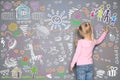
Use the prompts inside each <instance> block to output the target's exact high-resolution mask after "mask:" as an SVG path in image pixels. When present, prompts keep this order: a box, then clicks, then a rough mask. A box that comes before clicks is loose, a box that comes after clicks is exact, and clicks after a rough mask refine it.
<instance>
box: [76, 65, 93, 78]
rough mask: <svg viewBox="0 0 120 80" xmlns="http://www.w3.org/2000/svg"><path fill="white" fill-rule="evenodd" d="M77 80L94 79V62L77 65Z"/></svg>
mask: <svg viewBox="0 0 120 80" xmlns="http://www.w3.org/2000/svg"><path fill="white" fill-rule="evenodd" d="M76 78H77V80H93V64H88V65H77V66H76Z"/></svg>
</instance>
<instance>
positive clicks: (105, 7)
mask: <svg viewBox="0 0 120 80" xmlns="http://www.w3.org/2000/svg"><path fill="white" fill-rule="evenodd" d="M119 14H120V1H119V0H105V1H102V0H0V40H1V41H0V51H1V52H0V80H75V75H74V73H72V72H70V71H69V66H70V63H71V60H72V58H73V55H74V52H75V48H76V46H75V44H74V40H75V35H76V32H75V29H76V28H77V27H78V26H79V25H80V24H81V23H82V22H90V23H91V24H92V25H93V28H94V35H95V38H98V37H99V36H100V35H101V33H102V32H103V29H104V27H105V26H106V25H108V27H109V30H110V31H109V33H108V35H107V37H106V38H105V40H104V41H103V43H102V44H100V45H98V46H96V47H95V49H94V52H93V60H94V80H120V76H119V74H120V72H119V71H120V70H119V55H120V48H119V47H120V42H119V41H120V40H119V39H120V34H119V33H120V31H119V30H120V23H119V22H120V19H119V17H120V16H119ZM78 37H79V35H78ZM79 39H80V38H79Z"/></svg>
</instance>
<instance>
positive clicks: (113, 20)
mask: <svg viewBox="0 0 120 80" xmlns="http://www.w3.org/2000/svg"><path fill="white" fill-rule="evenodd" d="M110 19H111V21H110V25H112V26H114V24H115V21H116V19H117V13H113V15H112V16H111V17H110Z"/></svg>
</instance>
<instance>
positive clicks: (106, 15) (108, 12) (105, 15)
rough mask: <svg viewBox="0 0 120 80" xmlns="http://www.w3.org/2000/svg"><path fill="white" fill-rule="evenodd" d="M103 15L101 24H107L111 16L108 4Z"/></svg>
mask: <svg viewBox="0 0 120 80" xmlns="http://www.w3.org/2000/svg"><path fill="white" fill-rule="evenodd" d="M103 15H104V19H103V22H104V23H108V22H109V18H110V16H111V10H110V4H107V9H106V10H105V11H104V14H103Z"/></svg>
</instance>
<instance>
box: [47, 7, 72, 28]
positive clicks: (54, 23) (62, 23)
mask: <svg viewBox="0 0 120 80" xmlns="http://www.w3.org/2000/svg"><path fill="white" fill-rule="evenodd" d="M47 16H48V19H46V20H45V21H46V22H48V25H49V26H51V30H53V29H59V30H62V29H64V30H67V29H68V28H69V27H70V21H69V20H68V19H67V18H68V17H67V16H66V15H65V11H62V12H61V13H60V11H58V10H57V11H56V12H55V11H54V10H53V9H52V10H51V14H49V13H48V14H47Z"/></svg>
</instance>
